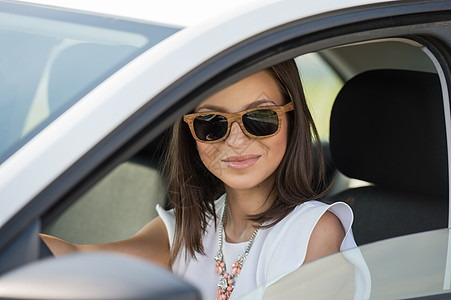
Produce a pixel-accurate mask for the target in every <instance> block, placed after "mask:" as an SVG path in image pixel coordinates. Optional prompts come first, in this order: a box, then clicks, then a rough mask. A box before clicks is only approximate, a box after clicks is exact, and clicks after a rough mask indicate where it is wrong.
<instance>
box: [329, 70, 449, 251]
mask: <svg viewBox="0 0 451 300" xmlns="http://www.w3.org/2000/svg"><path fill="white" fill-rule="evenodd" d="M330 151H331V156H332V159H333V162H334V165H335V166H336V167H337V169H338V170H339V171H340V172H342V173H343V174H345V175H346V176H348V177H350V178H355V179H359V180H364V181H367V182H369V183H370V185H369V186H365V187H359V188H350V189H347V190H345V191H343V192H341V193H339V194H337V195H334V196H332V197H331V200H332V201H338V200H341V201H346V202H348V203H349V204H350V205H351V207H352V209H353V211H354V215H355V219H354V225H353V231H354V235H355V239H356V242H357V243H358V244H360V245H361V244H366V243H370V242H374V241H377V240H382V239H387V238H390V237H396V236H401V235H406V234H410V233H416V232H422V231H427V230H433V229H438V228H446V227H447V226H448V160H447V145H446V133H445V115H444V109H443V99H442V90H441V86H440V81H439V77H438V75H437V74H433V73H425V72H417V71H406V70H373V71H367V72H364V73H361V74H359V75H357V76H356V77H354V78H352V79H351V80H349V81H348V82H346V84H345V85H344V86H343V88H342V90H341V91H340V93H339V94H338V96H337V98H336V101H335V103H334V106H333V108H332V113H331V120H330Z"/></svg>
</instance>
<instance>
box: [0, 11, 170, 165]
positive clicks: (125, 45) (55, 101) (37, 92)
mask: <svg viewBox="0 0 451 300" xmlns="http://www.w3.org/2000/svg"><path fill="white" fill-rule="evenodd" d="M48 11H49V10H48V9H47V10H46V13H45V14H44V13H42V11H41V10H40V8H39V7H32V9H30V6H28V5H27V6H26V5H23V4H11V3H2V4H0V42H1V45H2V47H1V48H0V140H1V143H0V163H1V162H3V161H4V160H5V159H6V158H7V157H8V156H9V155H11V154H12V153H14V152H15V151H16V150H17V149H18V148H19V147H21V146H22V145H23V144H24V143H25V142H26V141H28V140H29V139H30V138H31V137H33V136H34V135H36V134H37V133H38V132H39V131H40V130H41V129H42V128H44V127H45V125H47V124H49V123H50V122H51V121H52V120H54V119H55V118H56V117H58V116H59V115H61V114H62V113H63V112H64V111H65V110H67V108H69V107H70V106H72V105H73V104H74V103H75V102H77V101H78V100H79V99H80V98H81V97H82V96H84V95H85V94H87V93H88V92H89V91H90V90H91V89H93V88H94V87H95V86H97V85H98V84H99V83H100V82H102V81H103V80H105V79H106V78H107V77H108V76H109V75H111V74H112V73H113V72H114V71H116V70H117V69H118V68H119V67H121V66H123V65H125V64H126V63H127V62H129V61H130V60H132V59H133V58H135V57H136V56H137V55H139V54H140V53H142V52H143V51H145V50H146V49H148V48H150V47H151V46H153V45H155V44H156V43H158V42H159V41H161V40H162V39H164V38H166V37H167V36H169V35H171V34H173V33H174V32H176V31H177V30H178V29H177V28H171V27H165V26H160V25H151V24H143V23H132V22H130V21H121V20H115V19H110V18H106V17H102V18H100V17H95V16H89V15H83V14H79V13H72V12H58V14H57V15H56V14H55V16H54V17H53V16H52V14H51V13H48ZM61 16H63V17H61Z"/></svg>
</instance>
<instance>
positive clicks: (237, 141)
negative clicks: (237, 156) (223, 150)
mask: <svg viewBox="0 0 451 300" xmlns="http://www.w3.org/2000/svg"><path fill="white" fill-rule="evenodd" d="M249 140H250V138H249V137H248V136H247V135H246V134H245V133H244V132H243V131H242V130H241V127H240V125H239V124H238V123H237V122H233V123H232V125H231V127H230V133H229V136H228V137H227V139H226V140H225V142H226V144H227V145H229V146H231V147H233V148H239V147H240V146H242V145H245V144H247V143H248V142H249Z"/></svg>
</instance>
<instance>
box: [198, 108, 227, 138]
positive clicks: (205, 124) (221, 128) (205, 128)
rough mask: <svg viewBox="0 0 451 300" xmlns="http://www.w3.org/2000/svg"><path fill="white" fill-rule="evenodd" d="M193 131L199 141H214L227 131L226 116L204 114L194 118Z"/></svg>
mask: <svg viewBox="0 0 451 300" xmlns="http://www.w3.org/2000/svg"><path fill="white" fill-rule="evenodd" d="M194 131H195V132H196V135H197V137H198V138H199V139H200V140H201V141H216V140H219V139H220V138H222V137H223V136H224V135H225V134H226V133H227V118H226V117H224V116H221V115H216V114H206V115H201V116H198V117H196V118H195V119H194Z"/></svg>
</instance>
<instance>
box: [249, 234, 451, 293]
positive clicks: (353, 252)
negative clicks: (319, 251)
mask: <svg viewBox="0 0 451 300" xmlns="http://www.w3.org/2000/svg"><path fill="white" fill-rule="evenodd" d="M450 236H451V231H450V230H449V229H440V230H434V231H429V232H424V233H417V234H412V235H407V236H402V237H398V238H392V239H388V240H383V241H380V242H375V243H371V244H367V245H364V246H361V247H359V248H354V249H350V250H347V251H344V252H340V253H336V254H334V255H330V256H327V257H324V258H322V259H319V260H317V261H314V262H311V263H308V264H306V265H303V266H301V267H300V268H298V269H297V270H295V271H293V272H291V273H289V274H286V275H285V276H283V277H282V278H280V279H278V280H277V281H275V282H273V283H268V284H267V285H266V286H262V287H259V288H258V289H256V290H254V291H253V292H252V293H250V294H248V295H246V297H244V298H243V299H246V300H247V299H266V300H270V299H300V298H302V299H368V297H369V298H370V299H450V297H451V296H450V293H451V243H450V242H449V241H450V239H449V237H450ZM438 295H442V296H438Z"/></svg>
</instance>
